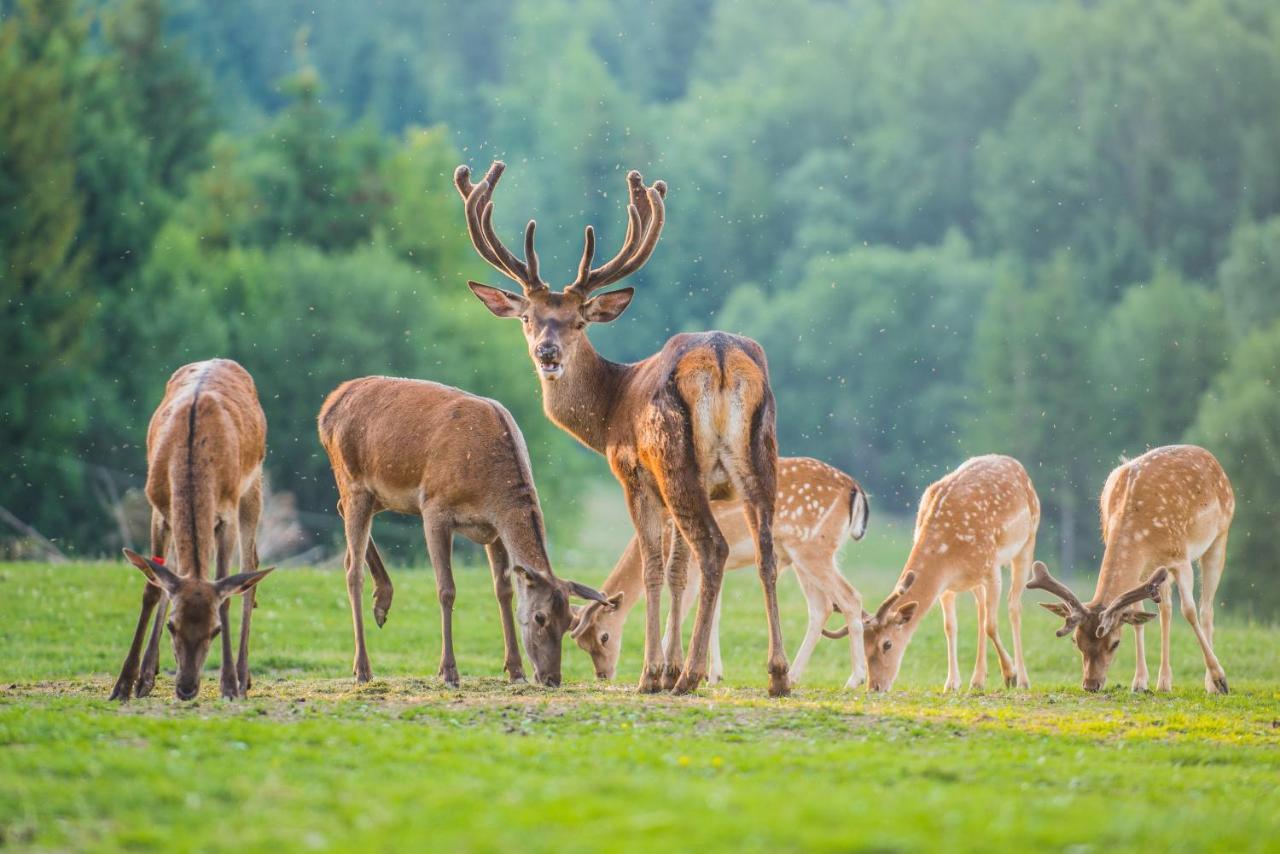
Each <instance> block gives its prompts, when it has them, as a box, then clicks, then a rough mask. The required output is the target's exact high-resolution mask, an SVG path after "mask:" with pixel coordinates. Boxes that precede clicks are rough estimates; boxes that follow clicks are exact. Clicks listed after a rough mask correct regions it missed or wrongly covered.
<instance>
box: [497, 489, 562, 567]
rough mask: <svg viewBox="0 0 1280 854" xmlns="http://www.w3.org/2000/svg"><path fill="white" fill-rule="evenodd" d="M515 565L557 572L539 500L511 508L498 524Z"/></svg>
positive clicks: (503, 541) (499, 531)
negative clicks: (552, 565) (549, 554)
mask: <svg viewBox="0 0 1280 854" xmlns="http://www.w3.org/2000/svg"><path fill="white" fill-rule="evenodd" d="M495 527H497V529H498V536H499V537H500V538H501V539H502V543H503V545H504V546H506V549H507V554H508V556H509V558H510V560H511V564H512V565H513V566H515V565H519V566H523V567H525V568H526V569H532V570H534V571H536V572H540V573H542V574H543V575H548V576H553V575H555V573H554V572H553V571H552V569H551V558H550V557H549V556H548V554H547V529H546V525H545V524H544V523H543V520H542V510H541V508H539V507H538V505H537V504H536V503H535V502H529V503H527V504H524V505H522V506H518V507H513V508H511V509H510V510H509V511H508V512H507V513H506V514H505V516H504V518H502V519H501V521H500V522H499V523H498V524H497V525H496V526H495Z"/></svg>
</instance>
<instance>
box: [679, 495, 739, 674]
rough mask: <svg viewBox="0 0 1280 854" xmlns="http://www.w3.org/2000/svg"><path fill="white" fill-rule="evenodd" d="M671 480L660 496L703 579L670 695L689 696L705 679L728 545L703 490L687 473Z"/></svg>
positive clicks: (727, 556) (727, 555)
mask: <svg viewBox="0 0 1280 854" xmlns="http://www.w3.org/2000/svg"><path fill="white" fill-rule="evenodd" d="M668 476H669V477H671V478H672V479H671V480H668V481H667V486H668V488H667V489H666V490H664V492H663V498H664V499H666V502H667V507H668V508H669V509H670V511H671V515H672V518H674V519H675V522H676V528H677V530H678V532H679V533H680V535H681V536H683V537H684V538H685V541H686V542H687V543H688V544H689V547H690V548H691V549H692V550H693V551H694V553H695V554H696V555H697V558H698V572H699V574H700V575H701V576H702V579H701V587H700V589H699V590H698V612H697V614H696V616H695V617H694V618H693V635H692V637H690V639H689V652H688V654H687V655H686V656H685V661H684V670H683V671H682V672H681V674H680V677H679V678H678V679H677V680H676V684H675V686H674V687H673V688H672V693H675V694H688V693H691V692H693V691H696V690H697V688H698V685H699V683H701V682H702V681H703V680H704V679H706V678H707V654H708V651H709V648H710V644H711V621H712V614H714V613H715V609H716V601H717V600H718V599H719V597H720V584H721V582H722V581H723V580H724V564H725V561H726V560H728V558H729V544H728V543H727V542H726V541H725V538H724V535H723V534H722V533H720V527H719V526H718V525H716V520H715V516H714V515H713V514H712V512H711V504H710V502H708V501H707V495H706V493H705V492H703V490H702V484H701V483H700V482H698V481H697V479H696V478H695V477H692V476H691V475H690V473H688V472H685V473H683V478H682V480H683V482H680V481H676V480H674V477H676V476H677V475H676V474H675V473H669V475H668Z"/></svg>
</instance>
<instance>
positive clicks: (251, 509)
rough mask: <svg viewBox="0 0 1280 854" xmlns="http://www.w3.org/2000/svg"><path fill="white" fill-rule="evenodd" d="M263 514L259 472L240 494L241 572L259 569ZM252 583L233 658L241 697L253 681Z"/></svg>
mask: <svg viewBox="0 0 1280 854" xmlns="http://www.w3.org/2000/svg"><path fill="white" fill-rule="evenodd" d="M261 516H262V475H261V474H259V475H258V477H257V479H256V480H255V481H254V484H253V486H251V487H249V490H248V492H246V493H245V494H244V495H242V496H240V571H241V572H257V570H258V519H259V518H260V517H261ZM257 589H258V586H257V585H256V584H255V585H254V586H252V587H250V588H249V589H248V590H246V591H245V592H244V593H243V594H242V595H243V598H244V602H243V603H241V606H240V651H239V654H238V655H237V657H236V681H237V682H238V683H239V684H240V696H242V697H244V696H247V695H248V693H249V686H250V685H251V684H252V681H251V679H250V676H249V624H250V623H251V622H252V620H253V609H254V608H256V607H258V600H257V593H256V591H257Z"/></svg>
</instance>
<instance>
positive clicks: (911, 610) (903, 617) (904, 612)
mask: <svg viewBox="0 0 1280 854" xmlns="http://www.w3.org/2000/svg"><path fill="white" fill-rule="evenodd" d="M919 607H920V603H919V602H908V603H907V604H905V605H903V606H902V607H901V608H899V609H898V610H896V611H894V612H893V618H894V620H895V621H897V622H898V623H899V624H905V623H907V622H909V621H910V620H911V618H912V617H914V616H915V613H916V609H917V608H919Z"/></svg>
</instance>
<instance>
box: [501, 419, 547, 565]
mask: <svg viewBox="0 0 1280 854" xmlns="http://www.w3.org/2000/svg"><path fill="white" fill-rule="evenodd" d="M488 404H489V405H490V406H492V407H493V411H494V414H495V415H497V416H498V421H499V422H501V423H502V425H503V426H504V427H505V428H506V435H507V447H508V448H510V450H511V456H512V459H514V460H515V464H516V477H518V478H519V479H520V482H519V484H517V489H518V492H519V494H521V495H524V496H525V497H526V500H528V501H529V504H530V507H529V526H530V528H532V529H533V536H534V539H536V540H537V542H538V551H539V552H541V556H542V559H543V560H545V561H546V562H547V567H548V568H550V566H551V555H550V554H548V553H547V537H546V533H545V532H544V530H543V521H542V513H541V511H540V508H539V506H538V501H537V499H536V498H535V496H536V495H537V494H538V492H537V489H535V488H534V485H533V472H532V471H527V470H526V463H527V459H526V457H527V452H526V453H521V452H520V442H519V440H518V439H517V438H516V437H517V436H518V435H523V434H520V433H519V432H518V431H519V429H520V428H519V427H518V426H517V425H516V423H515V419H514V418H512V417H511V414H510V413H509V412H507V411H506V410H505V409H503V408H502V406H500V405H499V404H498V403H497V402H495V401H492V400H490V401H488Z"/></svg>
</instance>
